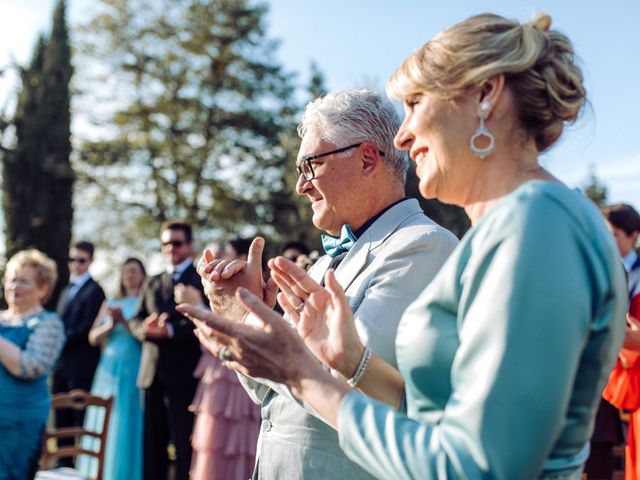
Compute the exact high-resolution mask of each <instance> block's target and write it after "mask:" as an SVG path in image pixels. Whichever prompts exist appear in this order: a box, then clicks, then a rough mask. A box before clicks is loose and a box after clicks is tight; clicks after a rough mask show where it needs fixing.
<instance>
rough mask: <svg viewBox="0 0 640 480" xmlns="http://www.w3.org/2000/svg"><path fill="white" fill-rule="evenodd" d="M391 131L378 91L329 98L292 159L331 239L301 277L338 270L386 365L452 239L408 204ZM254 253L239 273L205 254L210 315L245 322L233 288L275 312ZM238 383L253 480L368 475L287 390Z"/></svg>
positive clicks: (258, 244)
mask: <svg viewBox="0 0 640 480" xmlns="http://www.w3.org/2000/svg"><path fill="white" fill-rule="evenodd" d="M399 126H400V119H399V117H398V114H397V113H396V111H395V109H394V108H393V106H392V105H391V104H390V103H389V102H388V101H387V100H385V99H383V98H382V97H380V96H379V95H378V94H377V93H375V92H372V91H369V90H365V89H355V90H349V91H344V92H336V93H330V94H328V95H326V96H324V97H322V98H319V99H317V100H315V101H313V102H311V103H310V104H309V105H307V107H306V109H305V112H304V115H303V118H302V122H301V124H300V126H299V127H298V133H299V135H300V137H301V138H302V144H301V146H300V152H299V155H298V159H297V161H296V168H297V171H298V181H297V184H296V191H297V193H298V194H299V195H305V196H306V197H307V198H308V200H309V202H310V204H311V209H312V210H313V224H314V225H315V226H316V227H317V228H318V229H319V230H322V231H324V232H325V233H326V234H327V235H323V238H322V242H323V246H324V248H325V251H326V253H327V255H325V256H323V257H322V258H320V259H319V260H318V261H317V262H316V263H315V264H314V266H313V267H312V268H311V270H310V271H309V275H310V276H311V277H312V278H313V279H314V280H315V281H316V282H318V283H320V282H322V281H323V278H324V274H325V272H326V271H327V270H328V269H329V268H334V269H335V275H336V278H337V280H338V282H339V283H340V284H341V285H342V287H343V288H344V289H345V290H346V294H347V296H348V298H349V304H350V306H351V308H352V310H353V312H354V318H355V321H356V324H357V327H358V332H359V334H360V336H361V338H362V340H363V342H364V344H365V345H366V346H367V348H370V349H371V351H373V352H375V353H376V354H377V355H379V356H380V357H382V358H384V359H385V360H386V361H387V362H389V363H391V364H392V365H396V357H395V346H394V342H395V336H396V328H397V322H398V321H399V319H400V317H401V316H402V312H403V311H404V310H405V308H406V307H407V306H408V305H409V303H410V302H411V301H412V300H414V299H415V298H416V297H417V295H418V293H419V292H421V291H422V290H423V289H424V287H425V285H426V284H427V283H429V282H430V281H431V279H432V278H433V277H434V276H435V274H436V272H437V271H438V270H439V269H440V267H441V266H442V264H443V263H444V261H445V260H446V258H447V257H448V256H449V254H450V253H451V252H452V251H453V249H454V247H455V245H456V244H457V239H456V238H455V237H454V236H453V234H451V233H450V232H448V231H447V230H445V229H444V228H442V227H441V226H439V225H437V224H436V223H434V222H433V221H432V220H430V219H429V218H427V217H426V216H425V215H424V213H423V212H422V210H421V209H420V206H419V204H418V202H417V201H416V200H415V199H408V198H406V197H405V192H404V183H405V178H406V170H407V159H406V156H405V155H404V154H403V153H402V152H400V151H398V150H396V149H395V148H394V145H393V138H394V135H395V134H396V132H397V131H398V128H399ZM262 247H263V242H262V241H261V240H258V241H254V243H253V245H252V249H251V251H250V254H249V261H248V263H247V264H246V266H245V265H240V264H238V263H237V262H236V263H233V264H232V263H231V262H227V261H225V260H222V261H214V260H213V257H212V256H211V255H209V254H208V253H207V252H205V257H204V259H203V260H202V261H201V262H200V263H199V265H198V270H199V272H200V274H201V275H202V277H203V283H204V284H205V289H206V292H207V294H208V297H209V301H210V305H211V307H212V308H213V309H214V310H215V311H216V312H217V313H219V314H222V315H225V316H227V317H229V318H233V319H234V320H238V321H244V320H245V319H246V312H241V311H240V310H239V309H238V308H237V307H236V306H234V304H233V303H232V300H233V294H234V293H235V289H236V287H237V286H244V287H246V288H249V289H250V290H252V291H254V293H256V294H258V295H260V297H261V298H264V299H265V302H269V303H271V302H270V300H269V299H273V295H274V292H273V288H272V284H271V282H269V283H267V284H260V283H259V282H258V281H256V279H259V278H260V273H261V272H260V269H259V268H258V266H259V263H260V262H259V258H260V256H261V254H262ZM240 267H242V268H240ZM225 269H226V271H225ZM230 272H231V273H234V275H233V276H230V275H229V274H230ZM256 285H260V286H261V288H262V291H260V288H258V289H256V288H255V286H256ZM223 296H224V297H225V298H224V299H223V298H221V297H223ZM302 306H303V303H301V304H300V305H293V308H296V307H297V308H298V309H301V308H302ZM247 321H248V322H251V321H252V319H251V318H249V319H247ZM199 330H200V333H201V335H200V338H201V342H202V343H203V345H205V347H207V348H209V350H211V351H212V353H214V354H216V353H217V354H218V356H219V357H220V358H221V359H222V360H223V361H233V359H234V352H233V348H232V347H231V346H230V347H229V348H227V347H226V346H224V347H222V348H220V346H219V345H218V344H215V343H211V342H210V341H207V340H208V337H207V329H206V326H201V327H200V328H199ZM363 358H365V359H366V357H363ZM365 364H366V360H365ZM241 381H242V382H243V385H244V387H245V389H246V390H247V392H248V393H249V395H250V396H251V397H252V398H253V400H254V401H255V402H256V403H259V404H261V406H262V427H261V430H260V440H259V442H258V454H257V461H256V468H255V471H254V478H259V479H271V478H286V479H305V480H308V479H329V478H336V479H337V478H348V479H364V478H367V479H368V478H371V477H370V476H369V475H368V474H367V473H366V472H365V471H364V470H362V469H361V468H360V467H358V466H357V465H356V464H354V463H353V462H351V461H350V460H348V459H347V458H346V456H345V455H344V454H343V453H342V450H341V449H340V446H339V444H338V437H337V434H336V432H335V430H333V429H332V428H331V427H329V426H327V425H326V424H324V423H323V422H322V421H321V420H320V419H318V418H317V417H315V416H314V413H313V412H312V411H310V410H308V409H306V408H305V407H304V406H303V405H300V404H299V403H298V402H297V401H296V400H295V398H294V397H293V395H292V394H291V392H289V391H288V390H287V388H286V387H284V386H282V385H279V384H274V383H271V382H264V381H261V380H260V379H252V378H248V377H241Z"/></svg>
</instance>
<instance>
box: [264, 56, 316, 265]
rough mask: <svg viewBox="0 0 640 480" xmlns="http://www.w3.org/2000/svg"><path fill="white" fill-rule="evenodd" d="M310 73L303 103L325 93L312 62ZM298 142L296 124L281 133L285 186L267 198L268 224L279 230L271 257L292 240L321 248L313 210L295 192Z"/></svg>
mask: <svg viewBox="0 0 640 480" xmlns="http://www.w3.org/2000/svg"><path fill="white" fill-rule="evenodd" d="M309 73H310V77H309V84H308V85H307V88H306V95H305V97H306V98H305V104H306V103H308V102H310V101H312V100H314V99H316V98H318V97H320V96H322V95H324V94H326V93H327V87H326V84H325V78H324V75H323V73H322V72H321V71H320V69H319V68H318V66H317V65H316V64H315V63H311V66H310V69H309ZM301 110H302V107H300V108H298V109H297V112H296V120H299V117H300V114H301ZM300 142H301V139H300V137H299V136H298V133H297V129H296V127H295V125H293V126H292V128H291V129H289V130H286V131H283V132H282V134H281V140H280V143H281V145H282V146H283V148H284V149H285V151H286V155H285V156H284V157H283V164H282V165H281V172H282V179H281V184H282V185H283V186H284V187H283V188H282V189H280V190H274V191H272V192H271V198H270V204H271V205H272V211H273V217H272V218H271V221H272V222H273V224H274V225H277V226H278V228H279V229H281V230H280V235H276V242H274V243H275V244H274V245H273V246H272V247H271V248H270V253H271V254H272V255H275V254H278V253H280V251H281V247H282V246H283V245H284V243H286V242H287V241H291V240H296V241H301V242H303V243H304V244H306V245H307V246H309V248H311V249H321V248H322V246H321V245H322V244H321V242H320V232H318V229H317V228H316V227H315V226H314V225H313V222H312V217H313V211H312V210H311V208H310V205H309V200H308V199H307V198H306V196H304V195H302V196H300V195H298V194H297V192H296V184H297V182H298V177H299V175H298V172H297V170H296V168H295V161H296V158H297V156H298V151H299V150H300Z"/></svg>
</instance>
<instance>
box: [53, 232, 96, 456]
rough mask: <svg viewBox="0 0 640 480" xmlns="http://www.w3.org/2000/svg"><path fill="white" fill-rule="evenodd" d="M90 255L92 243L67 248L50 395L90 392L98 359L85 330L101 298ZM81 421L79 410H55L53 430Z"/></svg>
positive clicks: (68, 440) (76, 424)
mask: <svg viewBox="0 0 640 480" xmlns="http://www.w3.org/2000/svg"><path fill="white" fill-rule="evenodd" d="M93 252H94V246H93V244H92V243H91V242H86V241H79V242H75V243H74V244H73V245H72V246H71V248H70V249H69V271H70V273H71V276H70V282H69V284H68V285H67V286H66V287H65V288H64V289H63V290H62V292H61V294H60V300H59V301H58V308H57V311H58V315H60V318H61V319H62V321H63V323H64V329H65V335H66V339H67V340H66V343H65V346H64V349H63V351H62V354H61V355H60V359H59V360H58V363H57V365H56V367H55V370H54V372H53V384H52V390H53V393H61V392H68V391H70V390H73V389H75V388H80V389H82V390H86V391H89V390H91V383H92V382H93V374H94V373H95V371H96V367H97V366H98V360H99V359H100V348H98V347H94V346H92V345H91V344H90V343H89V330H91V326H92V325H93V322H94V320H95V319H96V316H97V315H98V311H99V310H100V306H101V305H102V302H103V301H104V299H105V295H104V291H103V290H102V287H100V285H98V283H97V282H96V281H95V280H94V279H93V278H91V274H90V273H89V266H90V265H91V263H92V262H93ZM83 420H84V411H82V410H59V411H58V413H57V414H56V427H57V428H60V427H72V426H76V427H77V426H82V423H83ZM58 444H59V446H63V445H70V444H73V439H67V441H66V442H65V440H61V441H59V442H58ZM71 463H72V461H71V459H64V460H61V461H60V464H61V465H65V466H71Z"/></svg>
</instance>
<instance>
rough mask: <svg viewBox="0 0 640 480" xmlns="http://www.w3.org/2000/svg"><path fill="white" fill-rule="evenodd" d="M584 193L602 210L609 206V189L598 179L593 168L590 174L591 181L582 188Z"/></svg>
mask: <svg viewBox="0 0 640 480" xmlns="http://www.w3.org/2000/svg"><path fill="white" fill-rule="evenodd" d="M582 192H583V193H584V194H585V195H586V196H587V197H588V198H590V199H591V201H592V202H593V203H595V204H596V205H597V206H598V207H600V208H602V207H604V206H605V205H606V204H607V187H606V186H605V185H604V184H603V183H602V182H601V181H600V179H599V178H598V177H597V175H596V173H595V169H594V168H593V167H591V171H590V172H589V180H587V182H586V183H585V184H584V185H583V187H582Z"/></svg>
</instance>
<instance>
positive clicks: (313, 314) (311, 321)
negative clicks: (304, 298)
mask: <svg viewBox="0 0 640 480" xmlns="http://www.w3.org/2000/svg"><path fill="white" fill-rule="evenodd" d="M323 313H324V310H318V309H316V308H315V307H314V305H313V304H310V303H309V302H306V303H305V304H304V309H303V310H302V313H301V314H300V322H298V333H299V334H300V336H301V337H302V338H306V337H307V335H309V334H310V333H311V332H312V331H313V330H314V329H315V328H316V326H317V324H318V322H319V321H320V320H321V319H322V314H323Z"/></svg>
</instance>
